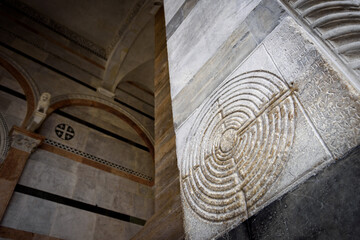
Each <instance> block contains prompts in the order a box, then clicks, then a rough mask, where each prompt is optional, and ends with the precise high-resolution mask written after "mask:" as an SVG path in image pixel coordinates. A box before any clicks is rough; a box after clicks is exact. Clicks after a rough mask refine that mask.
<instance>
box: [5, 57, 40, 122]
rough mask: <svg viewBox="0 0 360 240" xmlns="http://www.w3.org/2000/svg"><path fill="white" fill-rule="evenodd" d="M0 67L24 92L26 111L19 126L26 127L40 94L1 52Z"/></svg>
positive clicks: (12, 61) (11, 60)
mask: <svg viewBox="0 0 360 240" xmlns="http://www.w3.org/2000/svg"><path fill="white" fill-rule="evenodd" d="M0 66H2V67H3V68H4V69H5V70H6V71H8V72H9V73H10V74H11V75H12V76H13V77H14V78H15V79H16V80H17V81H18V83H19V84H20V86H21V88H22V89H23V91H24V94H25V97H26V102H27V111H26V115H25V119H24V120H23V121H22V124H21V126H22V127H26V124H27V122H28V121H29V119H30V117H31V115H32V113H33V111H34V110H35V108H36V104H37V102H38V100H39V96H40V94H39V90H38V87H37V85H36V83H35V82H34V80H33V79H32V78H31V77H30V75H29V74H28V73H27V72H26V71H25V70H24V69H23V68H22V67H21V66H20V65H19V64H18V63H16V62H15V61H14V60H13V59H12V58H10V57H9V56H8V55H6V54H5V53H3V52H1V51H0Z"/></svg>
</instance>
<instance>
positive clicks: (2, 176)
mask: <svg viewBox="0 0 360 240" xmlns="http://www.w3.org/2000/svg"><path fill="white" fill-rule="evenodd" d="M10 136H11V147H10V149H9V151H8V153H7V156H6V158H5V160H4V162H3V164H2V165H1V167H0V221H1V220H2V218H3V216H4V213H5V210H6V208H7V206H8V204H9V202H10V199H11V196H12V195H13V192H14V189H15V186H16V184H17V182H18V181H19V178H20V176H21V173H22V171H23V169H24V167H25V164H26V161H27V159H28V158H29V156H30V154H31V153H32V152H33V151H34V150H35V149H36V147H37V146H39V145H40V144H41V143H42V141H43V140H44V137H43V136H40V135H38V134H35V133H32V132H29V131H27V130H25V129H23V128H19V127H16V126H14V127H13V128H12V129H11V131H10Z"/></svg>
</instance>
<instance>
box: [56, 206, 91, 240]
mask: <svg viewBox="0 0 360 240" xmlns="http://www.w3.org/2000/svg"><path fill="white" fill-rule="evenodd" d="M95 224H96V214H94V213H90V212H87V211H83V210H80V209H76V208H72V207H68V206H64V205H61V204H59V205H58V207H57V212H56V215H55V219H54V222H53V224H52V227H51V231H50V235H51V236H53V237H58V238H62V239H69V240H71V239H74V240H75V239H76V240H82V239H83V240H87V239H92V237H93V235H94V230H95Z"/></svg>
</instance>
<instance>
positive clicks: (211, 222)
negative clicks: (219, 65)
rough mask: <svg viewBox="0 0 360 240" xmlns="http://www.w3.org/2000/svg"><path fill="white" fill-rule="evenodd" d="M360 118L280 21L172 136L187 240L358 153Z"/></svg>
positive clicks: (317, 59)
mask: <svg viewBox="0 0 360 240" xmlns="http://www.w3.org/2000/svg"><path fill="white" fill-rule="evenodd" d="M275 86H276V87H275ZM344 106H347V107H344ZM359 112H360V104H359V93H358V92H356V90H354V89H353V88H352V87H351V85H350V84H349V83H348V81H347V79H345V77H344V76H343V75H342V74H341V73H340V72H339V69H337V68H336V67H334V65H333V64H332V62H331V60H329V59H327V58H326V57H324V55H323V53H322V52H321V50H320V49H319V48H318V47H317V46H316V45H315V43H313V42H312V41H311V39H310V37H309V36H308V34H307V33H306V32H305V31H304V30H303V29H302V28H301V27H300V26H299V25H298V24H296V23H295V21H294V20H292V19H291V18H290V17H286V18H285V19H284V20H283V21H282V22H281V24H280V25H279V26H277V27H276V28H275V30H274V31H273V32H272V33H271V34H270V35H269V36H268V37H267V38H266V39H265V40H264V42H263V43H262V44H260V45H259V47H258V48H257V49H256V50H255V51H254V52H253V53H252V54H251V55H250V56H249V57H248V58H247V59H246V60H245V61H244V62H243V63H242V64H241V65H240V66H239V67H238V68H237V69H236V70H235V71H234V72H233V73H232V74H231V75H230V76H229V77H228V78H227V79H226V80H225V81H224V82H223V83H221V84H220V85H219V86H218V87H217V88H216V90H215V91H213V92H212V93H211V94H210V95H209V96H208V98H207V99H206V100H205V101H204V103H203V104H202V105H201V106H200V107H199V108H198V110H196V111H195V112H194V113H193V115H192V116H190V117H189V118H188V119H187V120H186V121H185V122H184V123H183V125H182V126H180V127H179V128H178V129H177V131H176V135H177V154H178V159H179V160H178V167H179V169H180V177H181V179H180V182H181V194H182V201H183V208H184V215H185V228H186V233H187V236H188V237H189V238H190V239H208V238H211V237H214V236H216V235H218V234H219V233H221V232H222V231H225V230H226V229H228V228H229V227H231V226H234V225H236V224H239V223H240V222H242V221H244V220H245V219H247V218H248V217H250V216H252V215H254V214H255V213H257V212H258V211H260V210H261V209H262V208H263V207H265V206H266V205H268V204H269V203H270V202H272V201H273V200H275V199H277V198H278V197H280V196H281V195H282V194H284V193H286V192H287V191H289V190H290V189H292V188H293V187H295V186H296V185H297V184H299V183H301V182H303V181H304V180H305V179H307V178H308V177H309V176H311V175H313V174H314V173H316V172H318V171H319V170H320V169H322V168H324V167H325V166H326V165H327V164H329V163H331V162H332V161H333V160H335V159H336V157H340V156H342V155H344V154H345V153H346V152H347V151H349V150H351V149H352V148H354V147H355V146H357V145H358V144H359V142H360V141H359V137H360V133H359V129H358V128H359V126H360V117H359V115H358V114H359ZM277 139H278V140H277Z"/></svg>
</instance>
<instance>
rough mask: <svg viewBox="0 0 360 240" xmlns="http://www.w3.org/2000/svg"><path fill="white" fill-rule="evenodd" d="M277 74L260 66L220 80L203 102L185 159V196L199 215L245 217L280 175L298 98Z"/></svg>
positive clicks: (214, 219)
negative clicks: (219, 83) (223, 80)
mask: <svg viewBox="0 0 360 240" xmlns="http://www.w3.org/2000/svg"><path fill="white" fill-rule="evenodd" d="M293 98H294V96H293V91H292V89H290V88H289V86H288V85H287V84H286V83H285V82H284V81H283V80H281V79H280V78H279V77H278V76H277V75H275V74H273V73H271V72H267V71H263V70H256V71H251V72H246V73H243V74H240V75H238V76H236V77H235V78H232V79H229V80H227V81H225V82H224V83H222V84H221V85H220V86H219V87H218V89H217V90H216V91H215V92H214V93H213V94H212V95H211V96H210V98H209V99H208V100H207V101H206V102H205V104H204V105H203V106H202V108H201V110H200V112H199V115H198V118H197V120H196V121H195V123H194V124H193V126H192V128H191V130H190V134H189V137H188V139H187V145H186V147H185V151H184V154H183V156H182V162H181V167H180V171H181V189H182V195H183V198H184V201H185V202H186V204H187V205H189V207H190V208H191V209H192V211H193V212H194V213H196V214H197V215H198V216H199V217H201V218H203V219H205V220H207V221H211V222H222V221H228V220H232V219H234V218H241V219H244V220H245V219H246V218H247V217H248V212H249V211H252V210H253V209H254V208H256V207H257V203H258V202H259V200H260V199H261V198H262V197H263V196H264V195H265V193H266V192H267V191H268V190H269V188H270V187H271V186H272V185H273V183H274V182H275V180H276V179H277V177H278V176H279V175H280V173H281V171H282V169H283V167H284V164H285V163H286V161H287V158H288V153H289V151H290V148H291V146H292V142H293V139H294V130H295V120H296V119H295V117H296V116H295V102H294V99H293Z"/></svg>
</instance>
